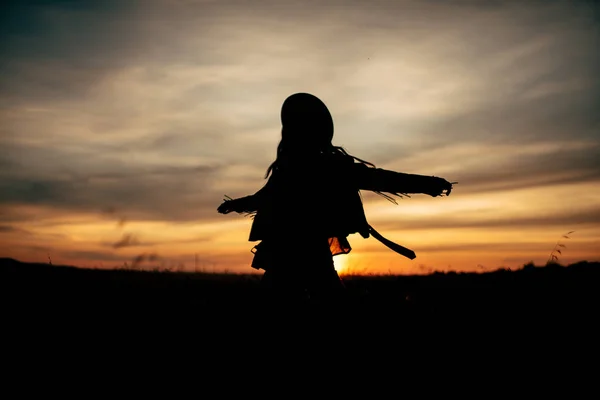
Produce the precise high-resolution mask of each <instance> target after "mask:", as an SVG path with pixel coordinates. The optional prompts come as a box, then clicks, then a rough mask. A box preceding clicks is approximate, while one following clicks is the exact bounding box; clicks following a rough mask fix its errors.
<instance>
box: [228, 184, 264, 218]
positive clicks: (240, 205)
mask: <svg viewBox="0 0 600 400" xmlns="http://www.w3.org/2000/svg"><path fill="white" fill-rule="evenodd" d="M266 187H267V186H264V187H263V188H262V189H260V190H259V191H258V192H256V193H254V194H251V195H250V196H245V197H240V198H238V199H231V198H228V199H224V201H223V203H222V204H221V205H220V206H219V208H217V211H218V212H219V213H221V214H229V213H230V212H232V211H235V212H237V213H240V214H241V213H250V214H251V213H254V212H256V211H257V210H258V206H259V204H260V202H261V199H262V197H263V196H264V194H265V191H266Z"/></svg>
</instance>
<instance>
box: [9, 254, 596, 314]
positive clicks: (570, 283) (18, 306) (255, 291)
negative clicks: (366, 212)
mask: <svg viewBox="0 0 600 400" xmlns="http://www.w3.org/2000/svg"><path fill="white" fill-rule="evenodd" d="M599 278H600V263H588V262H579V263H576V264H572V265H569V266H560V265H556V264H555V265H549V266H545V267H535V266H533V265H528V266H525V267H524V268H522V269H519V270H515V271H510V270H498V271H495V272H488V273H481V274H476V273H458V274H457V273H434V274H431V275H426V276H354V277H344V282H345V284H346V287H347V297H346V298H345V299H343V300H342V301H340V303H338V304H336V305H335V306H329V307H327V306H324V305H319V304H313V303H310V302H304V303H302V304H296V305H289V304H273V303H271V302H269V301H268V299H265V298H264V296H263V293H262V291H261V288H260V286H259V281H260V277H259V276H257V275H234V274H203V273H172V272H144V271H127V270H92V269H80V268H74V267H66V266H51V265H47V264H28V263H21V262H18V261H15V260H12V259H0V290H1V291H2V296H3V305H4V308H5V310H6V311H8V314H9V315H11V316H13V317H18V316H31V317H32V318H33V317H34V316H35V317H34V318H44V319H52V318H66V319H69V320H78V319H81V320H83V319H94V320H98V321H104V323H107V324H110V323H111V321H115V322H116V321H118V320H120V321H121V322H129V323H131V322H132V321H134V320H136V319H140V320H143V321H148V320H150V321H154V322H159V323H160V322H161V321H167V320H175V321H178V322H181V321H185V323H187V324H196V325H202V324H210V323H211V321H214V320H225V321H227V320H230V321H232V320H235V319H238V318H242V319H243V318H247V319H250V320H252V319H260V318H261V317H263V316H264V317H266V318H269V319H272V318H273V316H276V318H278V319H281V320H285V319H286V318H290V319H294V318H296V317H297V316H298V315H302V316H304V317H306V316H311V315H316V314H319V313H321V312H323V314H324V315H327V316H328V319H329V320H330V321H331V320H332V319H333V320H335V318H336V316H337V317H338V318H340V319H343V321H349V320H352V319H356V320H357V321H364V320H365V319H369V318H372V319H376V318H380V320H381V321H385V322H386V323H387V324H391V325H394V324H401V323H402V321H404V320H405V319H411V318H412V319H414V318H417V319H428V320H431V319H437V320H439V319H443V318H464V319H466V320H473V319H477V320H485V319H504V320H514V319H516V318H525V319H526V320H529V321H530V320H531V319H535V318H536V317H541V316H552V317H553V318H555V319H559V318H565V317H573V316H576V315H580V316H581V317H582V318H583V317H585V316H586V315H590V314H589V313H591V315H593V314H595V312H597V311H598V305H599V304H600V290H599V287H598V283H599V282H600V279H599Z"/></svg>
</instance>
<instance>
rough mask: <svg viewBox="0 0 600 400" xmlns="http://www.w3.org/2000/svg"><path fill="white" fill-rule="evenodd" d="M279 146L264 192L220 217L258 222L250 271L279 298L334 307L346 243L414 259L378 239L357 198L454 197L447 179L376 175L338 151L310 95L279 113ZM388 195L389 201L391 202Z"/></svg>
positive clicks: (324, 114)
mask: <svg viewBox="0 0 600 400" xmlns="http://www.w3.org/2000/svg"><path fill="white" fill-rule="evenodd" d="M281 123H282V130H281V141H280V143H279V145H278V146H277V158H276V159H275V161H274V162H273V163H272V164H271V165H270V166H269V168H268V169H267V173H266V175H265V179H266V178H268V181H267V183H266V184H265V186H264V187H263V188H262V189H260V190H259V191H258V192H256V193H255V194H253V195H250V196H246V197H242V198H238V199H226V200H224V202H223V203H222V204H221V205H220V206H219V208H218V209H217V211H218V212H219V213H222V214H227V213H230V212H232V211H235V212H237V213H246V214H250V215H252V216H253V219H254V220H253V223H252V228H251V231H250V237H249V241H251V242H254V241H260V243H259V244H258V245H256V246H255V247H254V248H253V249H252V250H253V253H254V259H253V261H252V267H253V268H256V269H262V270H264V271H265V273H264V275H263V278H262V284H263V285H264V286H265V287H267V288H269V289H271V290H272V291H273V292H274V293H275V294H276V295H278V296H283V297H285V298H294V299H300V298H303V297H305V296H306V295H308V296H309V297H310V298H311V299H314V298H317V299H325V300H326V299H330V298H331V297H332V296H333V297H337V296H338V295H339V294H340V293H342V292H343V289H344V285H343V283H342V281H341V279H340V277H339V276H338V274H337V272H336V270H335V268H334V265H333V256H335V255H338V254H347V253H348V252H350V250H351V247H350V244H349V243H348V239H347V237H348V235H350V234H352V233H359V234H360V235H361V236H362V237H363V238H368V237H369V236H370V235H372V236H373V237H375V238H377V239H378V240H380V241H381V242H383V243H384V244H385V245H387V246H388V247H390V248H391V249H393V250H394V251H397V252H398V253H400V254H403V255H404V256H406V257H408V258H411V259H413V258H415V255H414V253H413V252H412V251H411V250H408V249H406V248H404V247H402V246H399V245H397V244H395V243H392V242H390V241H389V240H387V239H385V238H383V237H382V236H381V235H379V233H377V232H376V231H375V230H374V229H373V228H372V227H371V226H370V225H369V224H368V223H367V220H366V218H365V213H364V210H363V206H362V201H361V198H360V194H359V191H360V190H371V191H374V192H376V193H378V194H380V195H382V196H384V197H386V198H387V199H388V200H390V201H392V202H395V200H394V199H393V197H391V196H390V195H395V196H399V197H403V196H408V194H410V193H424V194H428V195H430V196H433V197H436V196H441V195H443V194H446V195H449V194H450V191H451V189H452V184H451V183H450V182H448V181H446V180H445V179H442V178H438V177H433V176H423V175H412V174H403V173H398V172H393V171H388V170H384V169H381V168H376V167H375V166H374V165H373V164H371V163H369V162H366V161H363V160H361V159H359V158H357V157H354V156H351V155H349V154H348V153H347V152H346V151H345V150H344V149H343V148H341V147H338V146H334V145H333V144H332V142H331V141H332V139H333V120H332V117H331V114H330V113H329V110H328V109H327V107H326V106H325V104H324V103H323V102H322V101H321V100H320V99H318V98H317V97H315V96H313V95H311V94H308V93H296V94H293V95H291V96H289V97H288V98H287V99H286V100H285V101H284V103H283V106H282V108H281ZM386 193H387V194H386Z"/></svg>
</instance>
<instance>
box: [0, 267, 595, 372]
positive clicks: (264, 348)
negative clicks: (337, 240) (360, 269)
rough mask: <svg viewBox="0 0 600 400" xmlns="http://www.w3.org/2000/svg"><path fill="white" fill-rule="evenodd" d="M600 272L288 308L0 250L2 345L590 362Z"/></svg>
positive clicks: (379, 280)
mask: <svg viewBox="0 0 600 400" xmlns="http://www.w3.org/2000/svg"><path fill="white" fill-rule="evenodd" d="M599 278H600V263H588V262H580V263H576V264H572V265H569V266H560V265H549V266H545V267H535V266H533V265H529V266H525V267H524V268H523V269H520V270H515V271H509V270H499V271H496V272H488V273H481V274H475V273H437V274H436V273H434V274H431V275H426V276H355V277H345V278H344V281H345V284H346V286H347V294H348V297H347V298H346V299H345V301H344V302H342V303H340V304H337V305H333V306H324V305H318V304H311V303H302V304H297V305H295V306H290V305H285V304H281V303H275V304H273V303H271V302H268V301H266V300H265V299H264V298H263V297H262V295H261V293H262V292H261V290H260V287H259V279H260V277H259V276H257V275H233V274H232V275H226V274H223V275H218V274H200V273H179V272H177V273H174V272H142V271H127V270H92V269H80V268H74V267H65V266H51V265H47V264H27V263H20V262H18V261H15V260H12V259H0V293H1V297H0V300H1V303H0V304H2V310H1V311H2V314H1V315H2V317H1V318H2V319H1V322H2V324H1V326H2V328H1V329H2V330H1V332H2V335H3V339H2V343H3V348H2V349H3V351H4V353H3V354H4V355H5V356H6V355H7V354H9V353H10V354H11V355H12V358H11V360H15V361H14V362H16V363H21V364H23V365H24V368H25V370H27V369H28V368H30V367H31V365H32V362H33V361H32V360H35V363H39V362H46V363H50V364H51V365H52V366H54V363H57V362H62V363H64V362H65V361H64V360H67V359H68V360H70V363H71V364H70V368H73V367H75V368H78V367H77V365H79V364H77V363H81V365H82V366H83V365H85V366H86V368H94V369H98V368H100V369H102V370H104V371H110V370H112V369H114V368H124V369H126V370H127V369H129V370H130V369H131V368H130V367H128V366H127V365H129V364H123V365H122V363H123V362H124V361H123V360H128V361H127V362H131V363H132V364H131V365H136V368H140V367H141V368H143V367H144V365H151V366H152V368H160V370H165V369H168V368H170V367H171V365H167V364H169V362H170V363H177V364H181V365H180V367H183V365H187V363H192V364H193V365H194V366H196V367H198V366H202V367H203V368H205V369H206V368H208V369H209V370H211V369H212V370H213V372H214V371H215V368H217V366H216V365H219V368H224V369H222V370H220V369H217V370H216V371H217V372H218V371H221V372H220V373H222V374H226V373H227V371H229V369H230V368H233V367H235V365H233V364H235V363H239V362H241V361H243V362H245V363H246V364H245V365H246V366H245V367H244V368H245V370H244V374H246V375H247V376H249V377H250V376H252V377H257V376H258V375H257V374H259V373H260V369H258V370H257V368H259V365H262V364H261V363H264V362H265V361H264V360H266V358H265V357H267V356H268V357H267V358H268V359H269V360H271V361H270V362H271V367H275V369H277V368H278V367H277V365H279V364H272V363H273V362H275V361H273V360H274V359H276V358H279V359H280V361H281V362H283V363H284V364H282V365H287V366H288V367H290V366H291V367H294V368H297V367H302V366H304V365H309V364H310V363H312V364H311V365H313V366H314V365H320V366H321V367H322V368H326V366H327V365H328V364H323V362H325V363H326V362H334V363H336V364H337V365H338V367H336V368H337V370H338V371H342V370H343V371H345V368H350V369H349V370H348V371H353V370H354V369H355V368H357V367H360V368H361V369H363V370H368V369H370V368H371V366H370V365H371V364H369V363H370V362H373V363H376V364H374V365H379V366H380V368H381V367H382V366H385V365H387V364H389V363H390V362H392V363H393V367H392V368H400V367H401V366H404V367H409V368H412V367H410V365H408V364H407V363H410V362H419V363H421V364H423V365H424V366H425V368H430V367H432V365H428V363H430V362H432V361H431V360H434V359H435V360H438V361H439V360H445V362H447V363H449V364H450V365H455V363H459V364H456V368H459V369H460V368H461V367H460V365H462V364H460V363H463V364H464V362H465V361H464V359H465V357H466V355H467V354H469V357H470V359H471V360H473V359H480V360H483V362H485V363H486V365H493V366H495V368H499V366H501V365H505V364H506V363H508V364H506V365H509V364H510V363H513V365H512V366H511V367H510V368H512V369H514V368H516V367H517V365H515V363H516V362H517V361H516V360H524V359H525V360H534V361H536V360H537V362H538V363H542V364H543V363H545V361H543V362H542V361H541V360H545V359H549V360H554V361H551V362H553V363H554V364H556V363H557V357H559V356H560V357H563V358H564V356H565V355H567V356H568V357H570V358H571V360H573V359H581V362H583V361H585V359H589V358H590V357H591V358H593V359H594V360H595V356H593V355H592V354H596V353H594V352H597V350H598V345H597V343H598V340H597V337H598V336H597V335H598V332H599V331H598V328H596V326H597V325H598V323H599V322H600V321H598V319H599V318H598V316H599V315H600V313H599V312H598V310H599V308H598V306H599V305H600V290H598V282H599ZM409 353H410V354H412V358H411V360H413V361H410V362H409V361H408V359H407V357H408V354H409ZM448 353H452V355H448ZM67 354H68V356H67ZM431 357H433V358H431ZM540 357H541V358H540ZM74 360H77V361H74ZM99 360H102V362H100V361H99ZM107 360H108V361H107ZM159 360H160V361H159ZM164 360H171V361H169V362H165V361H164ZM208 360H210V362H209V361H208ZM232 360H236V361H235V363H233V361H232ZM359 360H360V361H359ZM369 360H371V361H369ZM414 360H418V361H414ZM428 360H429V361H428ZM499 360H502V362H500V361H499ZM588 361H591V360H588ZM436 362H437V361H436ZM570 362H571V363H573V362H575V361H570ZM586 362H587V361H586ZM594 362H595V361H594ZM106 363H109V364H108V365H107V364H106ZM165 363H166V364H165ZM213 363H217V364H213ZM307 363H308V364H307ZM315 363H316V364H315ZM382 363H383V364H382ZM576 363H579V361H576ZM359 364H360V365H359ZM44 365H46V364H44ZM549 365H550V364H549ZM570 365H575V364H570ZM577 365H579V364H577ZM582 365H583V364H582ZM563 367H564V368H566V367H567V366H563ZM563 367H561V368H563ZM51 368H54V367H51ZM82 368H83V367H82ZM186 368H187V367H186ZM260 368H262V367H260ZM339 368H342V369H341V370H340V369H339ZM385 368H387V367H385ZM451 368H454V367H451ZM470 368H475V369H478V368H479V367H477V366H476V365H470ZM569 368H571V367H569ZM45 371H46V369H45ZM57 371H60V370H57ZM157 371H158V370H157ZM482 372H484V371H482ZM346 378H347V377H346Z"/></svg>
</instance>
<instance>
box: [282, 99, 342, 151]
mask: <svg viewBox="0 0 600 400" xmlns="http://www.w3.org/2000/svg"><path fill="white" fill-rule="evenodd" d="M281 124H282V126H283V128H284V130H291V131H294V132H300V133H302V134H305V135H310V136H312V137H307V139H309V138H310V139H317V140H327V141H329V142H331V140H332V139H333V118H332V117H331V114H330V113H329V109H327V106H326V105H325V103H323V101H322V100H321V99H319V98H318V97H316V96H314V95H312V94H310V93H295V94H293V95H291V96H289V97H288V98H287V99H285V101H284V102H283V105H282V106H281Z"/></svg>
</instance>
